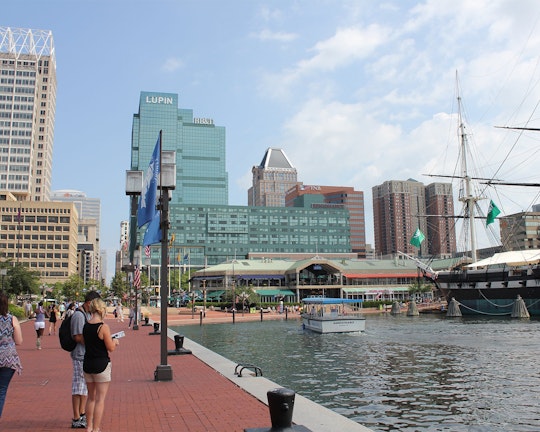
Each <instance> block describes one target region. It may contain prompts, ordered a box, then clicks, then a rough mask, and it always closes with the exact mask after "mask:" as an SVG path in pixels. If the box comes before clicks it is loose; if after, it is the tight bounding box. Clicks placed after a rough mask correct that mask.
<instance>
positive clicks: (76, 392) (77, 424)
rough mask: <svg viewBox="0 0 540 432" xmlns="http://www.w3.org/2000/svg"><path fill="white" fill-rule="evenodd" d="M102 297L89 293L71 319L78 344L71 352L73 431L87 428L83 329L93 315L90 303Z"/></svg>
mask: <svg viewBox="0 0 540 432" xmlns="http://www.w3.org/2000/svg"><path fill="white" fill-rule="evenodd" d="M99 297H100V295H99V293H98V292H97V291H88V292H87V293H86V296H85V297H84V303H83V304H82V307H81V308H78V309H75V311H74V312H73V316H72V317H71V336H72V337H73V339H74V340H75V342H77V346H76V347H75V349H74V350H73V351H71V362H72V364H73V377H72V381H71V405H72V408H73V417H72V419H71V428H72V429H84V428H86V412H85V409H86V399H87V396H88V388H87V387H86V381H85V379H84V372H83V362H84V353H85V346H84V337H83V328H84V324H85V323H86V321H88V320H89V319H90V318H91V317H92V315H91V314H90V313H89V307H90V302H91V301H92V300H94V299H96V298H99Z"/></svg>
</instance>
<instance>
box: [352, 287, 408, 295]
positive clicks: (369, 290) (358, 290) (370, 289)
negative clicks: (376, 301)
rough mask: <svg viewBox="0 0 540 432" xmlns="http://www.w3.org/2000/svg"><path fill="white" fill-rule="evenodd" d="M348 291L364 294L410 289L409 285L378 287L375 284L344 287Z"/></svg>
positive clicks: (389, 292) (388, 292)
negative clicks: (361, 286) (360, 286)
mask: <svg viewBox="0 0 540 432" xmlns="http://www.w3.org/2000/svg"><path fill="white" fill-rule="evenodd" d="M343 291H344V292H346V293H364V294H380V293H383V294H391V293H393V292H406V291H409V288H408V287H386V286H385V287H384V288H382V287H381V288H377V287H373V286H366V287H363V288H343Z"/></svg>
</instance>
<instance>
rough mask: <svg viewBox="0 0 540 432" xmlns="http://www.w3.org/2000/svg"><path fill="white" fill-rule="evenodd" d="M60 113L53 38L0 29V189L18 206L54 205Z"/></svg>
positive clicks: (46, 34) (47, 34)
mask: <svg viewBox="0 0 540 432" xmlns="http://www.w3.org/2000/svg"><path fill="white" fill-rule="evenodd" d="M55 109H56V59H55V52H54V43H53V36H52V33H51V32H50V31H45V30H30V29H19V28H10V27H0V154H1V156H0V190H6V191H9V192H11V193H12V194H13V195H14V196H15V197H16V198H17V200H19V201H48V200H49V195H50V191H51V176H52V156H53V139H54V117H55Z"/></svg>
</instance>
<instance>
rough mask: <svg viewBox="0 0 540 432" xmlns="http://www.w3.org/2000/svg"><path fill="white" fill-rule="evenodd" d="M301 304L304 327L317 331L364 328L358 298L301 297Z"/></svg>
mask: <svg viewBox="0 0 540 432" xmlns="http://www.w3.org/2000/svg"><path fill="white" fill-rule="evenodd" d="M302 304H303V307H302V325H303V327H304V328H305V329H308V330H311V331H314V332H317V333H350V332H363V331H365V329H366V318H365V317H364V316H363V315H362V313H361V306H362V300H360V299H343V298H328V297H307V298H305V299H302Z"/></svg>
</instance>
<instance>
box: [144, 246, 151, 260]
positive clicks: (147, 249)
mask: <svg viewBox="0 0 540 432" xmlns="http://www.w3.org/2000/svg"><path fill="white" fill-rule="evenodd" d="M144 254H145V255H146V256H147V257H149V256H150V246H148V245H146V246H145V247H144Z"/></svg>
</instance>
